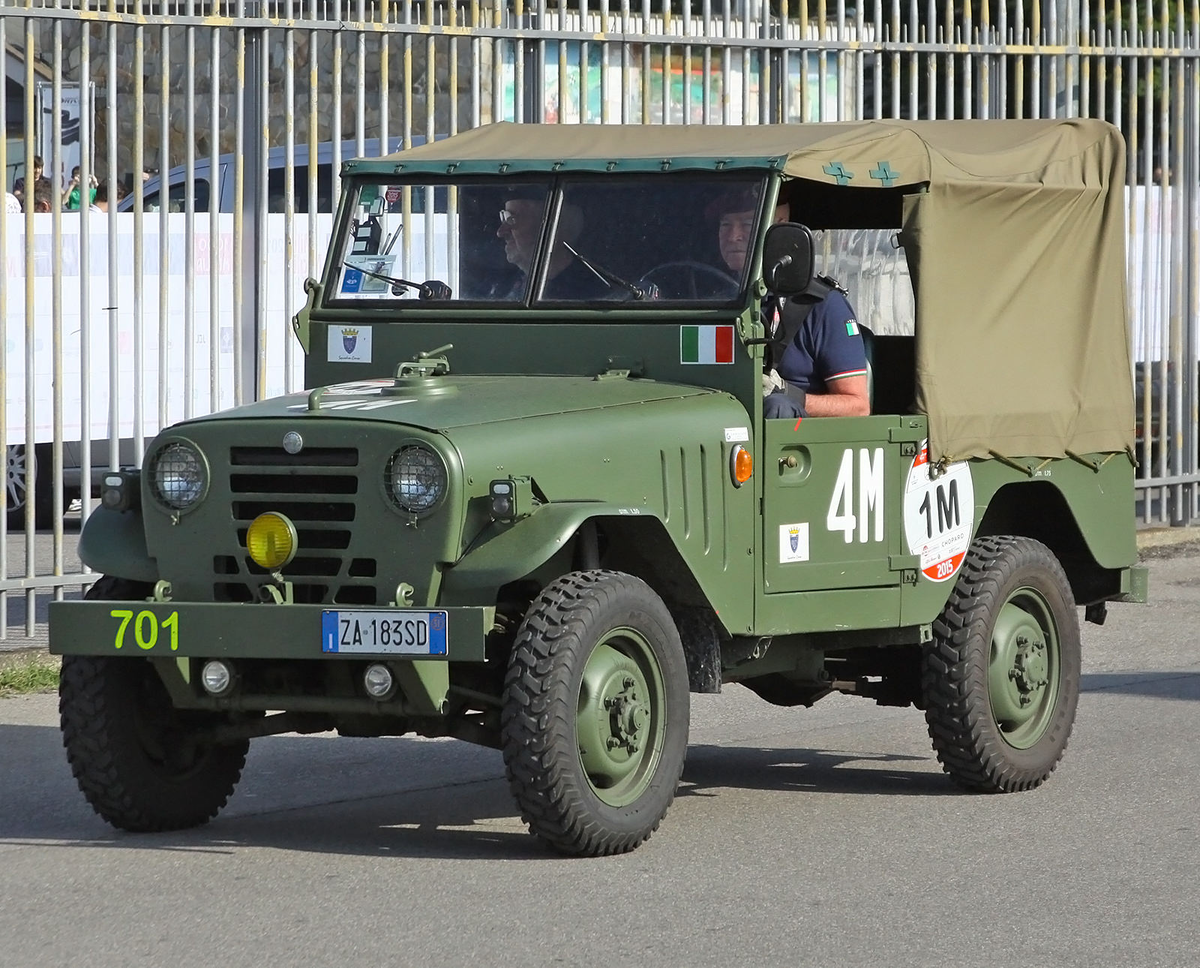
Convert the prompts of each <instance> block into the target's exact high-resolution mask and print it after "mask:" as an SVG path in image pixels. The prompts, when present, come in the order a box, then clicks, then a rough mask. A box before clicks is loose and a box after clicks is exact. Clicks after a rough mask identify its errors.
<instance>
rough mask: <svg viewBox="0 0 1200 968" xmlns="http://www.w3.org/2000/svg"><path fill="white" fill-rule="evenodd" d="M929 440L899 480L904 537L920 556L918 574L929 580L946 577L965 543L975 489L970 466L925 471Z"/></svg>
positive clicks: (968, 540) (963, 552)
mask: <svg viewBox="0 0 1200 968" xmlns="http://www.w3.org/2000/svg"><path fill="white" fill-rule="evenodd" d="M930 469H931V468H930V464H929V441H928V440H925V441H922V442H921V450H920V452H919V453H918V454H917V456H916V457H914V458H913V462H912V467H911V468H910V469H909V471H908V480H907V481H906V482H905V484H904V538H905V540H906V541H907V542H908V550H909V553H910V554H914V555H919V556H920V558H921V573H922V574H923V575H924V576H925V577H926V578H928V579H930V580H931V581H948V580H949V579H951V578H953V577H954V576H955V575H956V574H958V569H959V566H960V565H962V563H963V558H965V557H966V555H967V547H968V546H969V545H970V544H971V533H972V531H974V525H975V488H974V486H973V485H972V483H971V466H970V465H969V464H967V463H966V462H961V463H957V464H951V465H950V466H949V467H948V468H947V469H946V470H945V472H944V473H942V474H941V475H939V476H937V477H932V476H930Z"/></svg>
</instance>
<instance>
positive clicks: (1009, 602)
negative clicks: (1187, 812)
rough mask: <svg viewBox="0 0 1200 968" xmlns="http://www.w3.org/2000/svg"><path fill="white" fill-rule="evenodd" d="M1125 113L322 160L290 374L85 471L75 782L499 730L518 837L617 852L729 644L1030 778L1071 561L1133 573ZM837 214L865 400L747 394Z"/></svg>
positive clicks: (1056, 687) (73, 712) (796, 687)
mask: <svg viewBox="0 0 1200 968" xmlns="http://www.w3.org/2000/svg"><path fill="white" fill-rule="evenodd" d="M1124 157H1125V149H1124V147H1123V143H1122V140H1121V137H1120V135H1119V133H1118V132H1117V131H1116V130H1115V129H1114V128H1112V127H1111V126H1109V125H1106V124H1104V123H1101V122H1096V121H1085V120H1069V121H945V122H942V121H937V122H899V121H876V122H864V123H844V124H809V125H796V126H774V127H740V128H727V127H592V126H581V127H580V126H537V125H519V126H518V125H510V124H498V125H493V126H490V127H484V128H479V129H476V130H473V131H470V132H467V133H465V134H463V135H461V136H458V137H454V138H450V139H448V140H445V141H442V142H439V143H435V144H430V145H426V146H423V147H420V148H416V149H413V150H411V151H407V152H403V153H400V154H397V155H393V156H389V157H386V158H381V159H375V160H358V161H351V162H348V163H346V164H345V166H344V168H343V180H344V186H345V191H344V193H343V197H342V201H341V205H340V208H339V214H338V219H337V227H336V230H335V232H334V236H333V241H332V244H331V246H330V251H329V256H328V258H327V260H326V265H325V270H324V274H323V276H322V278H321V279H320V280H319V281H316V280H312V281H310V284H309V286H308V290H309V299H308V304H307V306H306V308H305V309H304V311H303V312H301V313H300V315H299V316H298V317H297V318H296V320H294V321H293V322H294V326H295V329H296V333H297V336H298V338H299V339H300V341H301V343H302V344H303V346H304V349H305V352H306V354H307V362H306V370H305V374H306V380H307V384H308V386H310V387H313V388H315V389H312V390H311V391H307V392H305V393H298V394H292V395H289V396H286V397H283V398H281V399H276V400H265V401H261V402H258V403H254V404H251V405H248V406H244V407H240V408H238V409H235V410H231V411H229V412H226V413H219V414H214V415H212V416H208V417H203V418H198V419H195V420H189V421H186V422H184V423H181V424H178V425H177V426H174V427H172V428H170V429H168V430H166V431H164V432H163V433H162V434H160V435H159V436H158V437H157V438H156V439H155V440H154V441H153V443H152V444H151V445H150V446H149V448H148V450H147V452H146V457H145V461H144V464H143V467H142V468H141V469H140V471H138V470H130V471H122V472H120V473H114V474H111V475H109V476H108V478H107V479H106V483H105V489H104V494H103V499H102V507H101V508H100V509H98V510H97V511H96V513H95V514H93V515H92V516H91V517H90V519H89V520H88V522H87V526H86V527H85V529H84V532H83V534H82V536H81V539H80V545H79V552H80V556H81V558H82V559H83V560H84V561H85V562H86V563H87V564H88V565H89V566H91V567H92V568H94V569H96V570H97V571H98V572H101V573H102V574H103V575H104V577H103V578H101V579H100V580H99V581H97V582H96V583H95V584H94V585H93V586H92V587H91V590H90V591H89V593H88V594H87V596H86V600H85V601H82V602H63V603H58V604H54V605H52V606H51V612H50V636H51V649H52V650H53V651H54V652H57V653H61V654H62V655H63V666H62V680H61V711H62V729H63V735H64V743H65V745H66V748H67V754H68V757H69V759H70V762H71V766H72V769H73V771H74V773H75V776H76V778H77V779H78V781H79V785H80V787H81V788H82V790H83V792H84V795H85V796H86V797H87V799H88V800H89V802H90V803H91V804H92V806H93V807H94V808H95V809H96V811H97V812H98V813H99V814H100V815H101V816H102V817H103V818H104V819H105V820H107V821H108V822H110V823H112V824H114V825H115V826H117V827H120V828H123V829H126V830H141V831H149V830H165V829H174V828H183V827H189V826H193V825H196V824H201V823H204V822H205V821H207V820H208V819H209V818H211V817H213V816H215V815H216V813H217V812H218V811H219V810H220V809H221V807H222V806H223V805H224V804H225V802H226V800H227V799H228V797H229V796H230V794H231V793H232V791H233V789H234V786H235V784H236V783H237V781H238V779H239V776H240V774H241V771H242V768H243V766H244V763H245V757H246V752H247V748H248V744H249V740H250V739H251V738H252V737H256V736H266V735H271V734H276V733H283V732H291V731H295V732H302V733H306V732H319V731H325V730H337V731H338V732H339V733H341V734H342V735H345V736H384V735H397V736H398V735H402V734H405V733H416V734H419V735H422V736H454V737H459V738H462V739H466V740H470V741H472V742H475V743H481V744H485V745H488V746H492V747H496V748H498V749H500V750H502V751H503V756H504V762H505V766H506V770H507V775H508V779H509V783H510V785H511V788H512V792H513V794H514V796H515V798H516V801H517V804H518V806H519V808H520V811H521V814H522V815H523V817H524V819H525V821H526V822H527V823H528V825H529V827H530V829H531V830H532V831H533V832H534V833H535V834H536V835H537V836H539V837H540V838H542V839H543V840H545V841H546V842H547V843H549V844H550V845H551V846H553V847H554V848H556V849H558V850H560V851H563V852H566V853H570V854H584V855H598V854H610V853H617V852H621V851H628V850H631V849H633V848H635V847H636V846H638V845H639V844H641V843H642V842H643V841H644V840H645V839H646V838H647V837H649V836H650V834H651V833H652V832H653V831H654V830H655V829H656V828H657V826H658V824H659V822H660V821H661V820H662V818H663V816H664V815H665V813H666V811H667V808H668V807H669V805H670V803H671V801H672V799H673V798H674V795H675V790H676V787H677V785H678V783H679V780H680V776H681V773H682V770H683V765H684V756H685V753H686V749H687V743H688V715H689V692H709V693H711V692H718V691H720V690H721V688H722V686H723V685H724V684H725V683H734V682H736V683H741V684H743V685H744V686H746V687H748V688H749V689H751V690H753V691H754V692H756V693H757V694H758V695H760V696H762V697H763V698H764V699H766V700H768V701H770V702H772V703H777V704H781V705H788V706H809V705H812V704H813V703H814V702H816V701H817V700H819V699H821V698H822V697H824V696H827V695H829V694H830V693H834V692H840V693H848V694H853V695H858V696H863V697H866V698H869V699H874V700H875V701H876V702H879V703H885V704H895V705H908V704H911V705H914V706H916V707H917V708H918V709H921V710H923V711H924V713H925V719H926V721H927V723H928V727H929V733H930V736H931V737H932V740H933V746H934V749H935V750H936V752H937V756H938V758H939V760H940V761H941V763H942V765H943V767H944V769H945V771H946V772H947V773H948V774H949V775H950V777H951V778H952V779H953V780H954V781H955V782H957V783H958V784H960V785H961V786H964V787H966V788H968V789H971V790H978V791H991V792H1003V791H1013V790H1024V789H1028V788H1031V787H1034V786H1037V785H1038V784H1040V783H1041V782H1042V781H1044V780H1045V779H1046V778H1047V777H1048V776H1049V775H1050V773H1051V772H1052V771H1053V770H1054V768H1055V766H1056V764H1057V763H1058V760H1059V759H1060V757H1061V756H1062V754H1063V751H1064V749H1065V747H1066V744H1067V738H1068V734H1069V733H1070V730H1071V726H1072V722H1073V720H1074V716H1075V708H1076V702H1077V699H1078V693H1079V676H1080V640H1079V622H1078V618H1077V613H1076V606H1077V605H1081V606H1084V607H1085V609H1086V612H1085V615H1086V618H1088V619H1089V620H1091V621H1094V622H1101V621H1103V619H1104V615H1105V609H1106V604H1107V602H1109V601H1121V600H1125V601H1142V600H1144V599H1145V591H1146V588H1145V572H1144V571H1142V570H1141V569H1139V568H1138V567H1137V566H1136V565H1135V564H1134V562H1135V559H1136V550H1135V541H1134V520H1133V513H1132V499H1133V457H1132V451H1131V447H1132V444H1133V426H1134V420H1133V403H1132V391H1131V382H1130V372H1131V368H1130V360H1129V353H1128V349H1127V333H1126V321H1125V307H1126V297H1125V283H1124V279H1125V266H1124V250H1123V229H1122V225H1123V218H1122V207H1121V206H1122V187H1123V184H1124V167H1123V159H1124ZM730 193H735V194H736V195H737V197H740V198H747V197H748V198H750V199H752V206H753V217H752V219H751V227H750V235H749V239H750V241H749V244H748V246H747V247H746V257H745V259H744V267H743V268H741V269H740V271H732V270H731V269H730V266H729V262H728V260H725V261H722V259H721V253H720V252H719V250H718V237H717V236H718V232H717V229H716V226H715V225H714V222H713V212H714V211H715V210H718V209H719V205H718V207H717V209H715V208H714V206H715V205H717V203H719V202H720V200H721V199H723V198H728V197H730ZM781 200H786V201H788V202H790V205H791V209H790V210H791V213H792V218H793V219H794V222H784V223H782V224H771V223H772V215H773V214H774V212H775V206H776V204H777V202H779V201H781ZM798 223H803V225H801V224H798ZM810 230H811V231H810ZM865 232H872V233H876V234H879V235H880V236H881V237H882V238H885V239H887V240H888V242H889V243H890V245H891V246H896V248H895V249H894V255H893V259H894V260H895V263H896V264H897V265H898V266H899V267H900V269H902V270H903V272H902V274H901V276H900V277H901V278H903V279H905V280H909V279H911V282H907V281H906V282H905V286H906V287H907V288H908V300H909V305H910V307H912V312H911V320H910V321H909V323H908V325H907V326H905V325H893V323H894V320H893V319H891V317H890V314H892V311H893V310H895V312H896V313H899V312H900V305H901V302H903V300H897V299H895V298H891V299H890V300H889V299H882V298H878V297H877V295H876V296H872V294H871V293H870V292H868V291H866V290H867V289H868V288H869V285H868V284H867V282H862V283H861V284H856V287H857V288H858V291H852V293H851V296H852V298H853V299H854V300H855V301H856V302H857V303H858V304H859V316H860V319H861V320H862V321H863V322H864V323H866V322H871V323H872V324H873V327H874V328H875V329H876V330H878V332H877V333H876V334H875V335H874V337H873V338H872V339H868V340H867V346H866V349H867V353H868V362H869V375H868V379H869V389H870V395H871V401H872V402H871V411H872V412H871V415H869V416H856V417H830V418H821V419H816V418H809V419H802V420H793V419H786V420H784V419H771V420H767V419H764V417H763V404H762V393H763V389H762V387H763V380H762V376H763V366H764V354H766V353H767V352H768V350H769V348H770V347H769V342H770V339H771V337H770V336H769V335H768V334H767V332H766V331H765V326H764V319H765V317H766V313H765V310H764V307H766V306H768V305H770V303H769V302H768V299H770V298H772V297H777V296H785V297H786V296H790V295H793V294H795V293H799V292H802V291H804V290H806V287H808V285H809V282H810V279H811V277H812V275H813V272H814V261H815V260H818V259H822V258H824V257H825V256H826V255H827V254H829V253H833V252H835V251H842V250H840V249H838V247H837V245H836V244H835V242H836V240H838V239H844V238H846V237H848V235H849V236H854V237H861V236H863V234H864V233H865ZM889 251H891V249H889ZM823 267H824V268H826V269H828V270H829V271H831V272H832V273H833V274H835V275H837V274H838V273H839V266H838V265H835V264H829V263H825V264H824V266H823ZM860 268H861V266H860ZM862 278H863V279H867V276H866V275H864V276H862ZM867 303H870V304H871V305H870V306H866V304H867ZM865 306H866V311H864V307H865Z"/></svg>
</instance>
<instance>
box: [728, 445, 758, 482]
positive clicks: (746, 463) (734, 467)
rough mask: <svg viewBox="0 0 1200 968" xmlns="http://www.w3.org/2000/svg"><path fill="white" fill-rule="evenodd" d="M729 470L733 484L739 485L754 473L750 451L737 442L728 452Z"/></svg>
mask: <svg viewBox="0 0 1200 968" xmlns="http://www.w3.org/2000/svg"><path fill="white" fill-rule="evenodd" d="M729 472H730V474H731V475H732V476H733V486H734V487H741V486H742V485H743V484H745V483H746V482H747V481H748V480H750V475H751V474H753V473H754V458H753V457H751V456H750V451H748V450H746V448H745V447H743V446H742V445H741V444H738V445H737V446H736V447H734V448H733V450H732V451H730V453H729Z"/></svg>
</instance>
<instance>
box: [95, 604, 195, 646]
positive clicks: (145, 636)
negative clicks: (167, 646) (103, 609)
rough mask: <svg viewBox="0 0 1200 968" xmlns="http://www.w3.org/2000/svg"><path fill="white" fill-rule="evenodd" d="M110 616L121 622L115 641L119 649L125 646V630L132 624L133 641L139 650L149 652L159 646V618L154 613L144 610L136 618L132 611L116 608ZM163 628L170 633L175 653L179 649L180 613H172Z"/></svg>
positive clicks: (164, 622) (164, 620)
mask: <svg viewBox="0 0 1200 968" xmlns="http://www.w3.org/2000/svg"><path fill="white" fill-rule="evenodd" d="M108 614H109V615H111V616H112V617H113V618H116V619H120V620H121V624H120V625H119V626H118V627H117V635H116V638H115V640H114V641H113V644H114V645H115V646H116V647H117V648H118V649H119V648H121V646H123V645H124V644H125V630H126V629H127V628H129V623H130V622H132V623H133V640H134V642H136V643H137V647H138V648H139V649H142V650H143V651H145V652H148V651H150V650H151V649H153V648H154V646H155V645H157V644H158V628H159V621H158V616H157V615H155V614H154V613H153V612H151V611H147V610H144V609H143V610H142V611H140V612H138V613H137V615H136V617H135V616H134V613H133V610H132V609H128V608H114V609H113V610H112V611H111V612H109V613H108ZM162 627H163V628H164V629H166V630H167V631H168V632H169V633H170V635H171V651H172V652H175V651H176V650H177V649H178V648H179V613H178V612H172V613H171V614H170V615H168V616H167V617H166V618H165V619H163V620H162Z"/></svg>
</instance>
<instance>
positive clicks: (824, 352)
mask: <svg viewBox="0 0 1200 968" xmlns="http://www.w3.org/2000/svg"><path fill="white" fill-rule="evenodd" d="M718 201H719V202H720V203H721V204H719V206H718V209H719V219H720V221H719V227H718V236H717V242H718V245H719V247H720V250H721V258H722V260H723V261H724V262H725V265H726V266H727V267H728V268H729V271H730V272H732V273H733V274H734V275H735V276H736V277H738V278H739V279H740V278H741V274H742V269H743V268H744V267H745V264H746V257H747V255H748V254H749V252H750V247H751V246H752V244H753V240H754V237H753V232H754V219H755V216H756V214H757V212H758V196H757V193H755V192H753V191H746V192H743V193H739V194H737V195H736V196H733V195H731V196H725V197H724V198H723V199H721V200H718ZM790 218H791V208H790V206H789V204H788V203H787V202H786V201H784V202H781V203H780V204H779V205H778V206H776V208H775V213H774V217H773V219H772V221H773V222H775V223H776V224H778V223H780V222H786V221H788V220H789V219H790ZM829 283H830V284H829V285H823V284H821V282H820V281H819V280H818V281H817V283H816V284H815V285H814V286H811V287H810V288H809V291H808V292H806V293H802V294H801V295H798V296H792V297H790V298H787V297H779V298H778V299H773V300H771V301H770V302H769V303H768V304H767V310H766V311H767V325H768V329H769V332H770V335H771V336H772V337H775V338H776V339H777V341H778V342H777V343H776V344H775V345H774V346H772V349H773V350H774V351H775V352H774V354H773V356H774V359H773V360H771V364H772V365H771V366H769V368H768V369H767V371H766V372H765V373H763V396H764V399H763V413H764V415H765V416H767V417H856V416H865V415H866V414H869V413H870V412H871V404H870V396H869V393H868V389H867V358H866V353H865V350H864V349H863V340H862V334H861V333H860V332H859V329H858V322H857V320H856V319H855V318H854V309H853V308H852V307H851V306H850V303H849V301H848V300H847V299H846V291H845V290H844V289H842V288H841V287H840V286H838V285H837V284H836V283H834V282H833V281H832V280H829ZM781 344H782V345H781Z"/></svg>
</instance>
